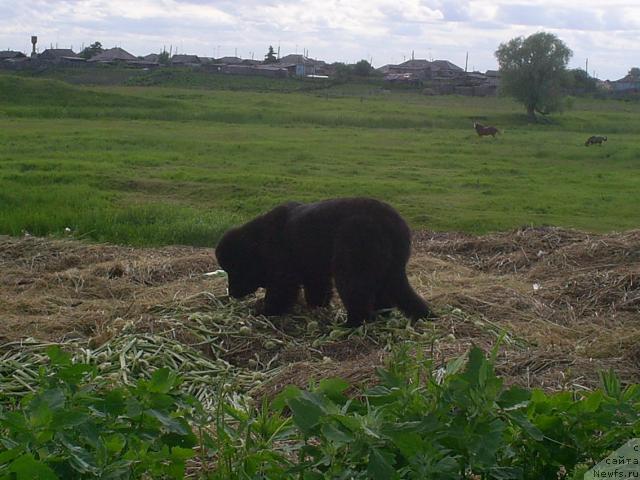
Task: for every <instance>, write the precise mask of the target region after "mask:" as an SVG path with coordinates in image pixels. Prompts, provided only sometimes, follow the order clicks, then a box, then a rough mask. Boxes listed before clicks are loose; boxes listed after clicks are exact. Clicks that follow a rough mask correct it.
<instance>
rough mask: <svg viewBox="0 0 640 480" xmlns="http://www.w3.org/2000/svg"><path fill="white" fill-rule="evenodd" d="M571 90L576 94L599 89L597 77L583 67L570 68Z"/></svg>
mask: <svg viewBox="0 0 640 480" xmlns="http://www.w3.org/2000/svg"><path fill="white" fill-rule="evenodd" d="M567 73H568V74H569V78H568V81H569V83H570V85H569V91H570V92H571V93H572V94H574V95H576V94H584V93H594V92H596V91H597V90H598V86H597V83H596V79H595V78H593V77H590V76H589V74H588V73H587V72H585V71H584V70H583V69H582V68H576V69H573V70H569V71H568V72H567Z"/></svg>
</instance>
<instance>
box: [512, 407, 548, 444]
mask: <svg viewBox="0 0 640 480" xmlns="http://www.w3.org/2000/svg"><path fill="white" fill-rule="evenodd" d="M507 416H508V417H509V418H510V419H511V421H512V422H513V423H515V424H516V425H518V426H519V427H520V428H522V430H524V431H525V432H526V433H527V434H528V435H529V436H530V437H531V438H533V439H534V440H536V441H538V442H541V441H542V440H543V439H544V435H543V433H542V432H541V431H540V429H538V427H536V426H535V425H534V424H532V423H531V422H530V421H529V419H528V418H527V416H526V414H525V413H524V412H521V411H509V412H507Z"/></svg>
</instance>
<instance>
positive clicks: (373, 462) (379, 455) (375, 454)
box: [367, 448, 398, 480]
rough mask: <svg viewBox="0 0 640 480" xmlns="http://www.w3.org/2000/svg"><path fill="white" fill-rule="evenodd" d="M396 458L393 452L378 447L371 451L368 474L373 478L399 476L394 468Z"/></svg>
mask: <svg viewBox="0 0 640 480" xmlns="http://www.w3.org/2000/svg"><path fill="white" fill-rule="evenodd" d="M393 461H394V458H393V455H392V454H391V453H388V452H385V453H383V452H381V451H380V450H378V449H377V448H372V449H371V450H370V451H369V465H368V466H367V474H368V475H369V478H371V479H373V480H392V479H394V478H397V477H398V474H397V472H396V470H395V468H393V465H392V463H393Z"/></svg>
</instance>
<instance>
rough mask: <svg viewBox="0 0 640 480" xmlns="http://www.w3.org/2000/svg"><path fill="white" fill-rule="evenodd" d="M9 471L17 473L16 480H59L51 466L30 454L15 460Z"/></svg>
mask: <svg viewBox="0 0 640 480" xmlns="http://www.w3.org/2000/svg"><path fill="white" fill-rule="evenodd" d="M9 471H10V472H11V473H15V475H16V480H34V479H38V480H58V477H57V476H56V474H55V472H54V471H53V470H52V469H51V468H50V467H49V466H47V465H46V464H44V463H42V462H40V461H38V460H36V459H35V458H34V457H33V455H31V454H30V453H25V454H24V455H22V456H21V457H19V458H17V459H16V460H14V461H13V462H12V463H11V466H10V467H9Z"/></svg>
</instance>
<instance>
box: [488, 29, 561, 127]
mask: <svg viewBox="0 0 640 480" xmlns="http://www.w3.org/2000/svg"><path fill="white" fill-rule="evenodd" d="M572 54H573V53H572V52H571V49H569V47H567V46H566V45H565V44H564V42H563V41H562V40H560V39H559V38H558V37H556V36H555V35H554V34H552V33H546V32H539V33H535V34H533V35H531V36H529V37H527V38H523V37H517V38H514V39H512V40H510V41H509V42H507V43H503V44H501V45H500V47H499V48H498V50H496V52H495V55H496V58H497V59H498V64H499V65H500V73H501V83H502V89H503V91H504V92H505V93H506V94H507V95H510V96H512V97H514V98H515V99H516V100H517V101H519V102H521V103H522V104H524V106H525V108H526V109H527V114H528V115H529V118H530V119H531V120H533V121H535V120H536V112H537V113H540V114H542V115H546V114H548V113H551V112H553V111H556V110H558V109H559V107H560V105H561V100H562V96H563V93H562V91H563V85H564V84H565V81H566V78H567V76H566V72H567V70H566V68H567V63H568V62H569V59H570V58H571V55H572Z"/></svg>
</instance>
